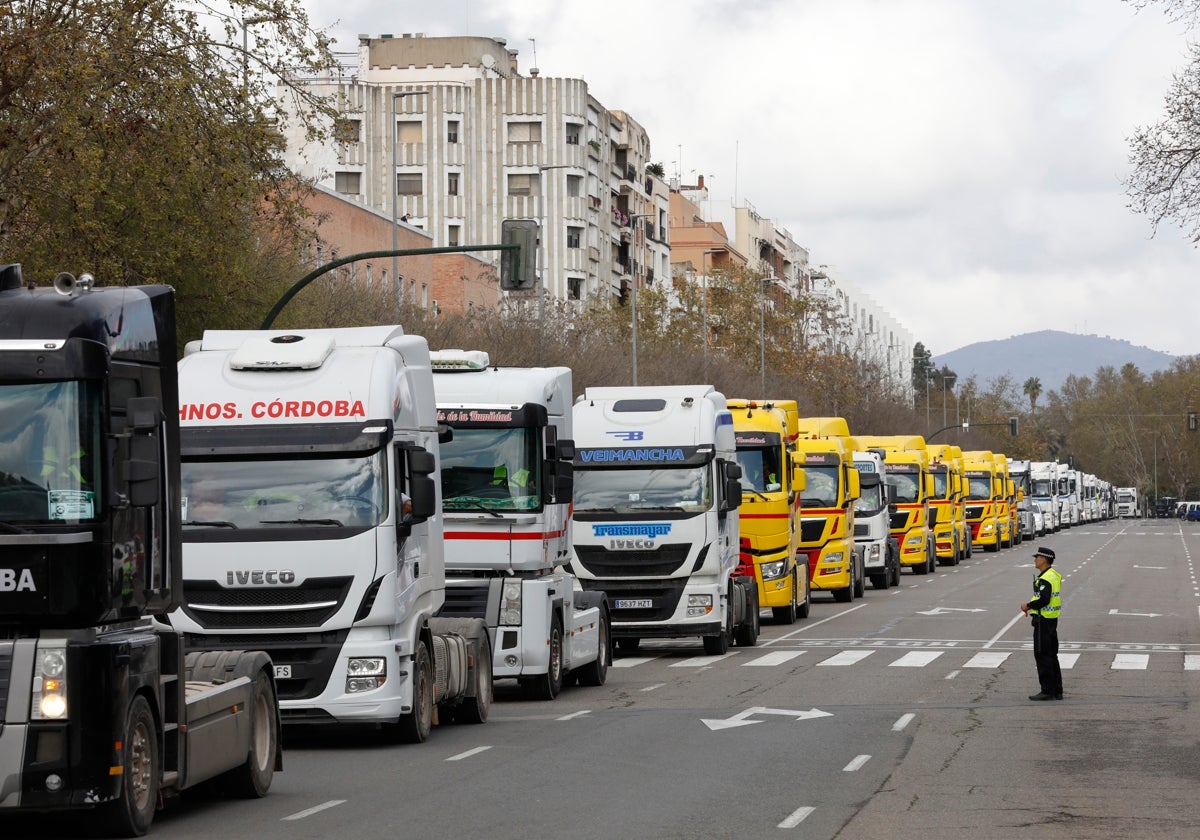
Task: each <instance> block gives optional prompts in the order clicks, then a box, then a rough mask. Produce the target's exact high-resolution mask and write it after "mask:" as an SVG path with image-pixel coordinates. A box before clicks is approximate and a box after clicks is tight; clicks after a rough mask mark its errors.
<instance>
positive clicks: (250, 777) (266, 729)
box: [220, 671, 279, 799]
mask: <svg viewBox="0 0 1200 840" xmlns="http://www.w3.org/2000/svg"><path fill="white" fill-rule="evenodd" d="M246 711H247V712H248V714H249V716H250V754H249V755H247V756H246V763H245V764H242V765H241V766H240V767H235V768H233V769H232V770H230V771H229V772H228V773H226V774H224V775H223V776H221V779H220V786H221V789H222V790H223V791H224V792H225V793H226V794H227V795H229V796H236V797H239V798H242V799H259V798H261V797H263V796H266V795H267V791H268V790H270V789H271V780H272V779H273V778H274V776H275V754H276V753H277V752H278V746H279V745H278V743H277V742H276V737H277V736H278V733H279V720H278V718H277V715H278V714H279V706H278V705H277V704H276V702H275V689H274V687H273V686H272V685H271V680H270V678H269V677H268V676H267V675H266V673H264V672H262V671H260V672H259V674H258V676H257V677H256V678H255V680H254V693H253V694H252V695H251V698H250V703H249V706H248V707H247V709H246Z"/></svg>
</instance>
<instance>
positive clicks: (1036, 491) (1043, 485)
mask: <svg viewBox="0 0 1200 840" xmlns="http://www.w3.org/2000/svg"><path fill="white" fill-rule="evenodd" d="M1053 493H1054V482H1053V481H1051V480H1050V479H1048V478H1038V479H1034V482H1033V495H1035V496H1050V495H1053Z"/></svg>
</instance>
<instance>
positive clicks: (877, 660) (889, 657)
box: [612, 648, 1200, 671]
mask: <svg viewBox="0 0 1200 840" xmlns="http://www.w3.org/2000/svg"><path fill="white" fill-rule="evenodd" d="M1026 650H1027V649H1026ZM647 653H649V652H647ZM810 653H815V654H816V656H818V657H821V658H819V659H818V660H817V661H816V662H815V663H814V664H815V666H816V667H818V668H848V667H851V666H854V665H859V664H860V663H863V662H867V661H868V660H869V661H870V663H871V664H879V665H883V666H885V667H888V668H927V667H930V666H932V665H934V664H935V663H938V664H949V665H951V667H955V668H962V669H967V668H972V669H992V670H994V669H996V668H999V667H1001V666H1002V665H1004V664H1005V663H1006V662H1008V660H1009V658H1010V657H1011V656H1013V655H1014V654H1018V655H1019V654H1020V653H1021V652H1020V651H1013V650H986V651H979V652H977V653H974V654H973V655H971V656H970V657H969V658H968V659H966V660H965V661H963V660H961V656H962V655H963V654H965V653H967V651H962V650H909V651H905V652H903V653H900V654H899V655H898V656H897V655H896V654H897V653H898V651H897V650H896V649H894V648H893V649H884V648H875V649H848V650H840V651H837V652H835V653H832V654H830V651H829V650H828V649H826V648H821V649H817V650H812V649H810V650H794V649H789V650H771V651H766V652H763V651H755V652H753V653H749V652H746V651H740V650H731V651H729V652H728V653H725V654H721V655H719V656H708V655H702V656H686V657H683V658H679V657H678V653H677V651H674V650H670V649H667V650H664V651H662V652H661V653H659V652H657V651H655V652H653V654H651V655H641V656H618V657H617V658H616V659H614V660H613V663H612V667H613V668H624V669H632V668H638V667H640V666H644V665H648V664H650V663H655V662H658V663H663V664H665V665H666V667H668V668H694V669H698V668H709V667H713V666H716V665H724V664H731V665H736V666H738V667H743V668H777V667H780V666H783V665H787V664H789V663H792V662H795V661H796V660H797V659H799V658H800V657H803V656H808V654H810ZM956 655H957V656H956ZM1082 656H1088V657H1096V658H1099V659H1100V661H1101V662H1102V663H1103V662H1107V668H1108V670H1112V671H1146V670H1149V668H1150V665H1151V661H1152V658H1153V661H1154V662H1155V665H1156V667H1158V666H1159V665H1162V664H1167V666H1168V667H1170V668H1178V667H1179V665H1180V663H1182V668H1183V670H1184V671H1200V653H1183V654H1180V653H1179V652H1175V651H1157V652H1155V653H1153V654H1150V653H1129V652H1113V651H1104V650H1096V651H1087V652H1084V653H1074V652H1066V653H1064V652H1061V651H1060V652H1059V654H1058V661H1059V664H1060V666H1061V667H1062V669H1063V670H1064V671H1069V670H1071V669H1073V668H1075V666H1076V665H1077V664H1078V663H1079V660H1080V657H1082ZM1092 664H1093V665H1094V664H1095V662H1094V661H1093V662H1092Z"/></svg>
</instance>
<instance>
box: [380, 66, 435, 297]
mask: <svg viewBox="0 0 1200 840" xmlns="http://www.w3.org/2000/svg"><path fill="white" fill-rule="evenodd" d="M429 93H430V92H429V91H428V90H403V91H393V92H392V177H391V178H390V179H389V182H390V184H391V190H392V250H393V251H399V250H400V229H399V227H398V225H399V219H398V217H397V216H396V205H397V203H398V202H399V201H400V189H399V187H400V185H399V184H397V183H396V176H397V173H396V165H397V164H396V144H397V142H398V138H397V137H396V100H397V99H402V98H404V97H405V96H428V95H429ZM415 291H416V290H415V289H414V294H415ZM392 301H393V304H392V305H393V307H394V312H395V313H396V314H398V313H399V311H400V257H399V256H398V255H396V254H392Z"/></svg>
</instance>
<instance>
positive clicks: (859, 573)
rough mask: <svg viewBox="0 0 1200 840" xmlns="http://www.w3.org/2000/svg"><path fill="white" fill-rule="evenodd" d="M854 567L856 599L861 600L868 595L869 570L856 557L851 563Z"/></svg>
mask: <svg viewBox="0 0 1200 840" xmlns="http://www.w3.org/2000/svg"><path fill="white" fill-rule="evenodd" d="M850 562H851V563H852V564H853V565H854V597H855V598H861V597H862V596H864V595H866V594H867V570H866V569H865V568H863V566H862V565H861V562H865V561H859V560H858V558H857V557H856V558H855V559H854V560H851V561H850Z"/></svg>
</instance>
